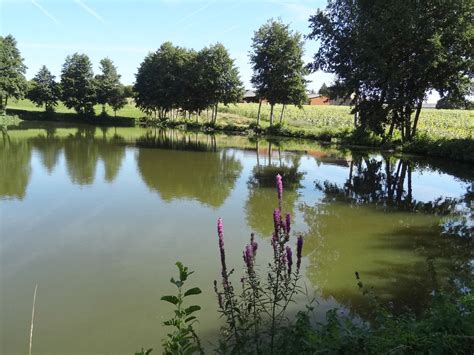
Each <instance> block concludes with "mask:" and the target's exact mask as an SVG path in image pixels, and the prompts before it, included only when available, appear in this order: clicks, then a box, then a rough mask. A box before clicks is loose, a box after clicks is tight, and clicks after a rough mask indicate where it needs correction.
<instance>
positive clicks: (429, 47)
mask: <svg viewBox="0 0 474 355" xmlns="http://www.w3.org/2000/svg"><path fill="white" fill-rule="evenodd" d="M473 10H474V2H473V1H472V0H452V1H435V2H433V1H429V0H420V1H403V2H400V1H397V0H383V1H382V0H380V1H368V0H355V1H354V0H330V1H329V2H328V5H327V7H326V9H325V10H319V11H318V12H317V13H316V14H315V15H314V16H311V18H310V27H311V30H312V31H311V33H310V35H309V38H310V39H316V40H319V41H320V43H321V45H320V47H319V50H318V52H317V53H316V54H315V56H314V63H313V64H312V68H313V69H314V70H316V69H321V70H324V71H327V72H331V73H334V74H336V82H335V85H334V87H333V90H334V92H337V93H338V96H343V97H349V96H351V95H353V98H354V99H353V104H354V112H355V113H359V114H360V118H359V120H358V121H357V125H359V126H362V127H365V128H369V129H371V130H372V131H374V132H376V133H378V134H381V135H384V134H387V136H388V137H391V136H392V133H393V130H394V128H398V129H399V130H400V132H401V134H402V139H403V140H410V139H411V138H412V136H414V135H415V134H416V128H417V123H418V118H419V114H420V111H421V105H422V102H423V100H424V99H425V97H426V95H427V93H428V92H430V91H431V90H437V91H438V92H440V93H441V95H442V96H443V95H445V94H446V93H447V92H449V93H450V94H451V95H453V96H458V95H459V94H460V92H459V88H461V87H462V86H463V84H465V83H466V82H467V81H469V79H470V77H472V72H473V59H472V45H473V39H474V31H473V21H472V13H473ZM414 112H415V117H414V118H412V114H413V113H414ZM387 127H390V128H389V129H388V132H387V130H386V128H387Z"/></svg>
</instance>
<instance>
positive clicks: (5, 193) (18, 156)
mask: <svg viewBox="0 0 474 355" xmlns="http://www.w3.org/2000/svg"><path fill="white" fill-rule="evenodd" d="M30 160H31V146H30V144H29V142H28V141H26V140H17V139H10V138H9V137H8V136H6V135H5V136H4V137H3V139H2V142H1V143H0V171H1V172H2V174H1V176H0V197H6V198H17V199H20V200H22V199H23V198H24V197H25V195H26V188H27V186H28V181H29V179H30V175H31V164H30Z"/></svg>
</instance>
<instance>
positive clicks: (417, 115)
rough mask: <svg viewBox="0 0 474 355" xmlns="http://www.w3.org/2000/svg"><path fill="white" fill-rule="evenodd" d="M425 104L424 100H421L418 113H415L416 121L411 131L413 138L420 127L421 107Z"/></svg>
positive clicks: (417, 108)
mask: <svg viewBox="0 0 474 355" xmlns="http://www.w3.org/2000/svg"><path fill="white" fill-rule="evenodd" d="M422 104H423V100H420V101H419V102H418V106H417V107H416V113H415V119H414V121H413V129H412V131H411V136H412V137H414V136H415V134H416V128H417V126H418V119H419V118H420V113H421V106H422Z"/></svg>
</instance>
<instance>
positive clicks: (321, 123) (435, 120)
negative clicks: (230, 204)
mask: <svg viewBox="0 0 474 355" xmlns="http://www.w3.org/2000/svg"><path fill="white" fill-rule="evenodd" d="M8 107H9V108H12V109H21V110H28V111H43V108H41V107H36V106H35V105H34V104H33V103H32V102H31V101H29V100H19V101H11V102H10V103H9V105H8ZM218 110H219V116H218V124H221V125H228V124H233V125H236V126H247V125H249V124H250V123H252V122H255V120H256V118H257V111H258V104H237V105H229V106H227V107H226V106H224V105H219V108H218ZM56 111H57V112H59V113H74V110H70V109H68V108H66V107H65V106H64V105H63V104H59V105H58V106H57V108H56ZM95 112H96V114H100V113H101V112H102V106H101V105H96V106H95ZM107 112H108V114H109V115H110V116H113V111H112V110H111V109H110V108H107ZM280 112H281V105H276V107H275V122H278V120H279V117H280ZM117 116H119V117H129V118H140V117H144V116H145V114H144V113H143V112H141V111H140V110H139V109H138V108H136V107H135V106H134V105H133V104H127V105H126V106H125V107H124V108H123V109H122V110H119V111H117ZM205 117H206V114H205V113H204V114H203V116H202V117H201V118H200V121H201V122H202V121H203V120H205ZM269 117H270V106H269V105H262V126H264V127H265V126H268V120H269ZM284 124H285V125H287V126H289V127H291V128H294V129H299V130H304V131H307V132H315V133H320V132H332V133H336V132H342V131H350V130H352V125H353V116H352V115H351V113H350V108H349V107H347V106H304V107H303V108H302V109H299V108H297V107H294V106H287V107H286V108H285V114H284ZM419 131H420V132H422V133H426V134H428V135H429V136H430V137H432V138H471V137H472V136H473V133H474V111H472V110H471V111H466V110H436V109H425V110H423V111H422V112H421V117H420V121H419Z"/></svg>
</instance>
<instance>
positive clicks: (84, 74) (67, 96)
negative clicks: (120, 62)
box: [61, 53, 97, 116]
mask: <svg viewBox="0 0 474 355" xmlns="http://www.w3.org/2000/svg"><path fill="white" fill-rule="evenodd" d="M61 89H62V101H63V103H64V105H65V106H66V107H67V108H73V109H74V110H76V112H77V113H78V114H80V115H86V116H88V115H93V114H94V104H95V103H96V102H97V99H96V93H95V85H94V73H93V72H92V63H91V61H90V60H89V57H88V56H87V55H85V54H78V53H75V54H73V55H72V56H67V57H66V61H65V62H64V64H63V68H62V71H61Z"/></svg>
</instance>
